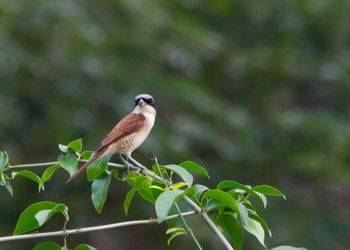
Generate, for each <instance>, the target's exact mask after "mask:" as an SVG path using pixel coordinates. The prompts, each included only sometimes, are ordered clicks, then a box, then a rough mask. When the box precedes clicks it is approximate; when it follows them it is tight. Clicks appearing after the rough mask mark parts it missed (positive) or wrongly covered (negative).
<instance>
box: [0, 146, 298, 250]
mask: <svg viewBox="0 0 350 250" xmlns="http://www.w3.org/2000/svg"><path fill="white" fill-rule="evenodd" d="M59 149H60V150H61V154H60V155H59V156H58V160H57V161H56V162H49V163H36V164H23V165H15V166H12V165H11V164H10V163H9V157H8V155H7V153H6V152H0V185H1V186H3V187H5V188H6V189H7V191H8V192H9V193H10V194H11V196H13V189H12V186H11V182H12V181H14V179H17V178H16V177H17V176H21V177H24V178H28V179H30V180H32V181H34V182H36V183H37V184H38V192H41V191H43V190H45V183H46V182H48V181H50V179H51V178H52V176H53V175H54V174H55V173H56V171H58V170H59V169H64V170H65V171H66V172H67V173H68V174H69V176H72V175H73V174H74V173H75V171H76V170H77V167H78V163H79V162H84V161H87V160H88V159H89V158H90V156H91V153H92V152H91V151H83V143H82V140H81V139H78V140H74V141H72V142H70V143H69V144H68V145H61V144H60V145H59ZM151 158H152V159H153V161H154V164H153V166H152V168H151V169H152V170H149V169H142V170H141V169H140V167H141V164H140V163H139V162H137V161H135V160H132V163H130V165H129V166H124V165H120V164H115V163H109V162H108V160H109V159H107V158H103V159H101V160H99V161H96V162H94V163H93V164H91V165H90V166H89V167H88V168H87V180H88V181H89V182H91V200H92V203H93V205H94V207H95V210H96V211H97V213H101V212H102V211H103V206H104V203H105V201H106V197H107V195H108V188H109V185H110V183H111V181H112V180H117V181H121V182H127V183H129V185H130V186H131V189H130V191H129V192H128V193H127V194H126V195H125V200H124V210H125V213H126V214H127V213H128V209H129V207H130V205H131V203H132V200H133V197H134V196H135V195H136V194H138V195H140V196H141V197H142V198H143V200H144V201H145V202H149V203H151V204H153V205H154V207H155V212H156V215H157V219H148V220H138V221H126V222H120V223H114V224H109V225H102V226H95V227H88V228H79V229H70V230H68V229H66V226H67V223H68V221H69V215H68V207H67V206H66V205H65V204H62V203H56V202H52V201H41V202H37V203H34V204H31V205H30V206H28V207H27V208H26V209H25V210H24V211H23V212H22V214H21V215H20V217H19V219H18V222H17V225H16V227H15V230H14V236H7V237H0V242H1V241H9V240H17V239H26V238H34V237H46V236H53V235H61V236H62V237H63V239H64V245H63V246H60V245H58V244H57V243H54V242H43V243H41V244H39V245H37V246H35V247H34V249H35V250H40V249H48V248H49V249H68V247H67V240H66V236H67V235H68V234H76V233H84V232H89V231H97V230H105V229H109V228H114V227H122V226H129V225H138V224H151V223H162V222H164V221H168V222H169V221H173V220H175V219H177V218H180V224H179V223H178V224H176V225H175V226H170V227H169V228H168V229H167V231H166V234H167V235H168V237H169V238H168V240H167V243H168V244H170V243H171V241H172V240H174V239H175V238H176V237H179V236H183V235H189V236H190V237H192V239H193V240H194V242H195V244H196V246H197V248H198V249H202V246H201V245H200V242H199V241H198V239H197V238H196V236H195V232H193V230H192V229H191V227H190V225H189V224H188V223H187V221H186V216H189V215H193V214H196V213H197V214H199V215H200V216H202V218H203V220H204V221H205V222H206V223H207V224H208V226H209V227H210V228H211V229H212V230H213V232H214V233H215V234H216V236H217V237H219V239H220V240H221V241H222V243H223V244H224V246H225V248H226V249H238V250H239V249H242V245H243V237H244V231H247V232H248V233H251V234H253V235H254V236H255V237H256V238H257V240H258V241H259V242H260V243H261V245H262V246H263V247H265V248H266V245H265V233H266V232H268V233H269V235H270V236H271V232H270V230H269V227H268V224H267V223H266V221H265V220H264V219H263V218H262V217H261V216H260V215H259V214H258V212H257V211H256V209H255V207H254V205H253V204H254V202H256V201H258V202H261V203H262V204H263V206H264V207H265V208H266V204H267V198H266V197H267V196H277V197H283V198H285V196H284V195H283V194H282V193H281V192H280V191H279V190H278V189H276V188H274V187H272V186H269V185H259V186H255V187H252V186H249V185H243V184H241V183H238V182H235V181H231V180H224V181H221V182H220V183H219V184H218V185H217V186H216V187H215V188H212V189H211V188H209V187H207V186H204V185H202V184H195V183H194V178H193V176H192V174H191V173H196V174H200V175H203V176H205V177H207V178H209V173H208V172H207V170H206V169H205V168H204V167H202V166H200V165H198V164H196V163H194V162H192V161H185V162H182V163H180V164H178V165H160V164H159V163H158V160H157V158H156V157H154V156H152V157H151ZM32 167H47V168H46V169H45V170H44V171H43V173H42V175H41V176H39V175H37V174H36V173H34V172H33V171H30V170H28V169H29V168H32ZM22 169H24V170H22ZM127 169H129V170H131V171H130V172H128V171H126V170H127ZM18 170H19V171H18ZM254 199H255V200H256V201H253V200H254ZM179 200H183V201H185V202H186V203H187V204H188V205H189V206H188V208H190V209H189V210H188V209H187V210H188V211H181V208H180V206H179V204H178V201H179ZM172 208H175V211H176V213H175V214H173V215H169V214H170V211H171V210H172ZM55 214H61V215H63V218H64V222H63V227H62V230H60V231H56V232H47V233H31V234H29V235H28V234H25V233H28V232H32V231H34V230H37V229H38V228H40V227H41V226H42V225H44V224H45V223H47V222H48V221H49V220H50V218H51V217H52V216H55ZM171 224H174V223H168V225H171ZM225 235H226V236H227V237H228V239H229V240H227V238H226V237H225ZM74 249H75V250H83V249H94V248H93V247H92V246H89V245H87V244H80V245H78V246H76V247H75V248H74ZM274 249H275V250H282V249H283V250H289V249H296V248H293V247H288V246H282V247H277V248H274ZM298 249H301V248H298Z"/></svg>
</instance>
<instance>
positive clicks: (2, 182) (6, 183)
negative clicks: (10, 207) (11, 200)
mask: <svg viewBox="0 0 350 250" xmlns="http://www.w3.org/2000/svg"><path fill="white" fill-rule="evenodd" d="M0 186H4V187H5V188H6V189H7V191H8V192H9V193H10V195H11V196H13V188H12V186H11V184H10V182H9V181H8V180H5V179H4V180H0Z"/></svg>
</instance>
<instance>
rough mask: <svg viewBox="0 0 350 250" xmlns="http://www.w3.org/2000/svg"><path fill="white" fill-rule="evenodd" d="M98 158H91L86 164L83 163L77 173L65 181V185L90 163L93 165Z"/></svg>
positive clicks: (96, 156)
mask: <svg viewBox="0 0 350 250" xmlns="http://www.w3.org/2000/svg"><path fill="white" fill-rule="evenodd" d="M98 159H99V156H98V155H95V156H94V157H92V158H91V159H90V160H88V161H87V162H85V163H84V164H83V165H82V166H81V167H80V168H79V169H78V171H77V172H75V173H74V174H73V175H72V176H71V177H70V178H69V179H68V180H67V181H66V183H68V182H70V181H71V180H73V179H74V178H75V177H76V176H77V175H78V174H80V173H81V171H83V170H84V169H85V168H86V167H87V166H89V165H90V164H91V163H93V162H94V161H96V160H98Z"/></svg>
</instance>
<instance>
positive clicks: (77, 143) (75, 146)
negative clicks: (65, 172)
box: [68, 138, 83, 153]
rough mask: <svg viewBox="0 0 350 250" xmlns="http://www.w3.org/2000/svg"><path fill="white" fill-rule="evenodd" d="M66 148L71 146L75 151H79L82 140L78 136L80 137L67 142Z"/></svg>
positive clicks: (81, 147) (81, 146)
mask: <svg viewBox="0 0 350 250" xmlns="http://www.w3.org/2000/svg"><path fill="white" fill-rule="evenodd" d="M68 148H71V149H73V150H74V151H75V152H78V153H80V152H81V150H82V149H83V140H82V139H81V138H80V139H76V140H74V141H71V142H70V143H68Z"/></svg>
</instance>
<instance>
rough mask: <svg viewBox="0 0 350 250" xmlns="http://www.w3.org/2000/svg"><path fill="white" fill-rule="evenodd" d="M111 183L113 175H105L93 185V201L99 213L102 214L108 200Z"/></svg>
mask: <svg viewBox="0 0 350 250" xmlns="http://www.w3.org/2000/svg"><path fill="white" fill-rule="evenodd" d="M110 183H111V175H110V174H109V173H104V174H103V175H102V176H100V178H98V179H96V180H95V181H94V182H93V183H92V185H91V200H92V203H93V204H94V207H95V210H96V211H97V213H101V212H102V209H103V205H104V203H105V201H106V198H107V193H108V187H109V184H110Z"/></svg>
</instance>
